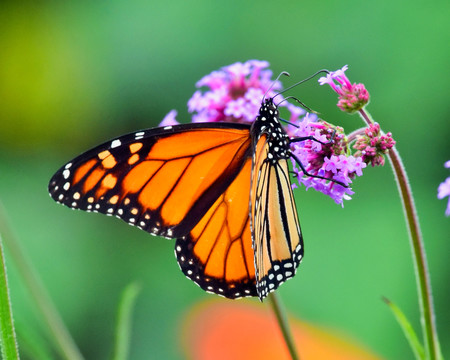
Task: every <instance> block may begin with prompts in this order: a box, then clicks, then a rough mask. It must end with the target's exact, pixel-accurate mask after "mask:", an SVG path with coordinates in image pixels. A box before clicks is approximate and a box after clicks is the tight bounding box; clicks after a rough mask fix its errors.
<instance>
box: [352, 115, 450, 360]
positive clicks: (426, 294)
mask: <svg viewBox="0 0 450 360" xmlns="http://www.w3.org/2000/svg"><path fill="white" fill-rule="evenodd" d="M360 115H361V116H362V118H363V119H364V121H365V122H366V123H367V124H371V123H373V120H372V118H371V116H370V114H369V113H368V112H366V111H365V110H364V109H362V110H360ZM388 156H389V160H390V162H391V165H392V169H393V171H394V175H395V179H396V181H397V186H398V190H399V193H400V197H401V200H402V205H403V210H404V214H405V218H406V223H407V227H408V232H409V238H410V245H411V250H412V253H413V262H414V269H415V275H416V282H417V292H418V298H419V307H420V313H421V324H422V330H423V334H424V335H423V336H424V340H425V348H426V351H427V353H428V359H433V360H434V359H440V358H441V352H440V347H439V340H438V335H437V330H436V323H435V315H434V309H433V298H432V293H431V282H430V277H429V272H428V265H427V257H426V254H425V247H424V244H423V238H422V232H421V230H420V225H419V219H418V216H417V212H416V207H415V204H414V198H413V196H412V191H411V186H410V184H409V180H408V176H407V174H406V171H405V167H404V166H403V163H402V161H401V158H400V155H399V153H398V151H397V150H396V148H395V147H393V148H392V149H390V150H389V152H388Z"/></svg>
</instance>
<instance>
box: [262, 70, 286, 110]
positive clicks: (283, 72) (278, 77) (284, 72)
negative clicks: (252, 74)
mask: <svg viewBox="0 0 450 360" xmlns="http://www.w3.org/2000/svg"><path fill="white" fill-rule="evenodd" d="M282 75H285V76H291V75H290V74H289V73H288V72H287V71H282V72H280V74H279V75H278V76H277V78H276V79H275V80H274V81H273V82H272V85H270V87H269V88H268V89H267V91H266V92H265V93H264V95H263V98H262V99H261V104H262V103H264V99H265V98H266V95H267V93H268V92H269V91H270V90H271V89H272V88H273V86H274V85H275V83H276V82H277V81H278V80H279V79H280V77H281V76H282ZM277 95H278V94H277ZM275 96H276V95H275ZM275 96H274V97H275Z"/></svg>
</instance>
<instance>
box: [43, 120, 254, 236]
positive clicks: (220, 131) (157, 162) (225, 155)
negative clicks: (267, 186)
mask: <svg viewBox="0 0 450 360" xmlns="http://www.w3.org/2000/svg"><path fill="white" fill-rule="evenodd" d="M250 151H251V149H250V140H249V127H248V126H246V125H238V124H233V125H227V124H217V123H216V124H191V125H178V126H173V127H166V128H158V129H151V130H145V131H139V132H136V133H132V134H128V135H125V136H122V137H120V138H117V139H115V140H112V141H109V142H107V143H105V144H103V145H100V146H98V147H96V148H94V149H92V150H90V151H88V152H86V153H84V154H82V155H80V156H79V157H77V158H75V159H74V160H73V161H71V162H70V163H68V164H67V165H65V166H63V167H62V168H61V169H60V170H59V171H58V172H57V173H56V174H55V175H54V176H53V178H52V179H51V180H50V184H49V192H50V195H51V196H52V197H53V199H55V200H56V201H57V202H60V203H62V204H64V205H67V206H69V207H71V208H75V209H82V210H87V211H95V212H100V213H104V214H107V215H115V216H117V217H119V218H121V219H123V220H125V221H126V222H128V223H129V224H131V225H137V226H139V227H140V228H142V229H144V230H146V231H148V232H150V233H152V234H159V235H163V236H166V237H178V236H183V235H185V234H187V233H188V232H189V231H190V230H191V229H192V228H193V227H194V226H195V224H196V223H197V222H198V221H199V220H200V218H201V217H202V216H203V215H204V214H205V213H206V211H207V210H208V209H209V207H210V206H211V205H212V204H213V203H214V202H215V201H216V200H217V197H218V196H219V195H220V194H221V193H223V192H224V191H225V190H226V189H227V188H228V186H229V185H230V184H231V182H232V181H233V180H234V178H235V177H236V176H237V174H238V173H239V172H240V170H241V168H242V166H243V164H244V162H245V160H246V159H247V158H249V156H250Z"/></svg>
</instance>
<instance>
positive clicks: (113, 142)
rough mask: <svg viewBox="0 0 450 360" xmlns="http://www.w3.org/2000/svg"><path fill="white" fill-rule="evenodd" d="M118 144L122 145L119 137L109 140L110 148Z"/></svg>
mask: <svg viewBox="0 0 450 360" xmlns="http://www.w3.org/2000/svg"><path fill="white" fill-rule="evenodd" d="M120 145H122V143H121V141H120V140H119V139H116V140H113V141H112V142H111V149H114V148H116V147H118V146H120Z"/></svg>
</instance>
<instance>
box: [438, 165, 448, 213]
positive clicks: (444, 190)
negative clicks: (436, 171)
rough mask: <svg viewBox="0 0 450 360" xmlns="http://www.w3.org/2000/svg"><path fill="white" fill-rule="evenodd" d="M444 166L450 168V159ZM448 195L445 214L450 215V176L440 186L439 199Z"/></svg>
mask: <svg viewBox="0 0 450 360" xmlns="http://www.w3.org/2000/svg"><path fill="white" fill-rule="evenodd" d="M444 166H445V167H446V168H447V169H450V160H449V161H446V162H445V164H444ZM446 196H448V197H449V198H448V202H447V209H446V210H445V215H446V216H450V176H449V177H448V178H447V179H445V181H444V182H442V183H441V184H440V185H439V187H438V195H437V197H438V199H443V198H445V197H446Z"/></svg>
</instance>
